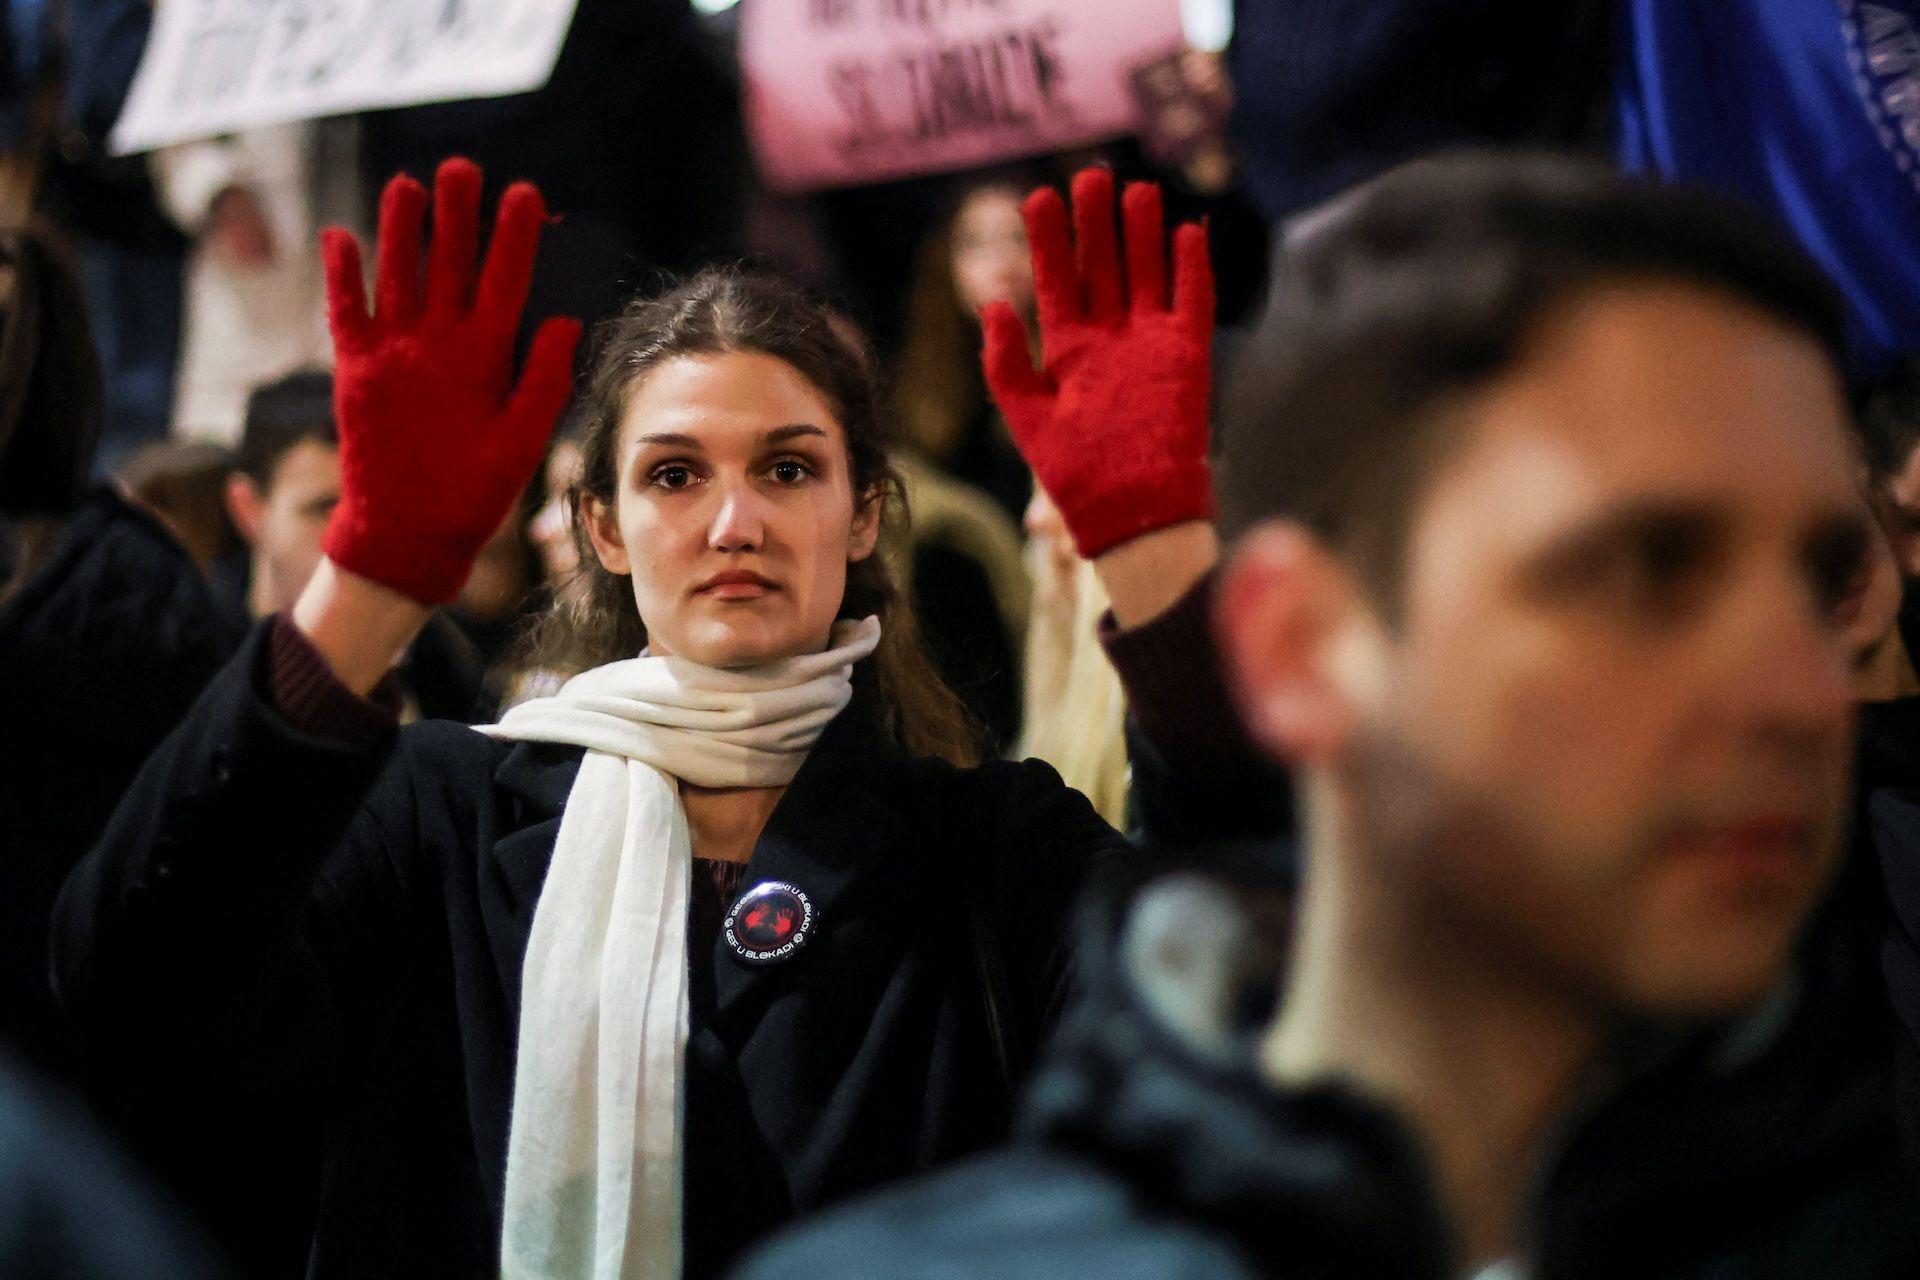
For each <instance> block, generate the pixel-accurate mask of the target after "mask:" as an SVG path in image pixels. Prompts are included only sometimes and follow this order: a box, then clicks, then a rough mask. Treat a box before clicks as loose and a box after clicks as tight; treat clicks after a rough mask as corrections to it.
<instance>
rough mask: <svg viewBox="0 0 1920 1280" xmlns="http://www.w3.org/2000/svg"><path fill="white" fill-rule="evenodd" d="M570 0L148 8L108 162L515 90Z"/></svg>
mask: <svg viewBox="0 0 1920 1280" xmlns="http://www.w3.org/2000/svg"><path fill="white" fill-rule="evenodd" d="M574 4H575V0H157V2H156V3H155V5H154V14H153V32H152V34H151V35H150V36H149V37H148V40H147V49H146V53H145V54H144V55H143V56H142V57H141V60H140V70H139V73H138V74H137V75H135V77H134V81H133V89H132V92H131V93H129V94H128V95H127V105H126V108H125V109H124V110H123V111H122V112H121V113H120V119H119V122H118V123H117V124H115V125H114V128H113V136H112V138H111V139H110V145H111V148H112V150H113V152H114V154H116V155H127V154H130V153H133V152H137V151H149V150H152V149H153V148H155V147H161V146H166V145H167V144H169V143H174V142H186V141H188V140H190V139H193V138H205V137H210V136H212V135H214V134H220V133H232V132H235V131H237V130H241V129H247V128H251V127H253V126H255V125H263V124H275V123H279V122H281V121H285V120H310V119H315V118H317V117H320V116H329V115H340V114H344V113H347V112H352V111H362V110H367V109H370V108H374V107H398V106H412V105H414V104H417V103H423V102H451V101H457V100H459V99H463V98H489V97H498V96H501V95H504V94H509V93H524V92H526V91H528V90H530V89H537V88H539V87H540V86H541V85H543V84H545V83H546V81H547V78H548V77H549V76H551V75H552V74H553V64H554V60H555V59H556V58H558V57H559V56H560V44H561V42H562V41H563V40H565V38H566V34H567V27H568V26H569V25H570V24H571V23H572V21H573V11H574Z"/></svg>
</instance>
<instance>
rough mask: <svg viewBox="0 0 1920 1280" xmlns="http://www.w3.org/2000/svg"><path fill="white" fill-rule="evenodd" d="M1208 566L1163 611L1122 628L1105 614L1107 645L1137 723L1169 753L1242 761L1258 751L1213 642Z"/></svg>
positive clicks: (1188, 759) (1194, 760)
mask: <svg viewBox="0 0 1920 1280" xmlns="http://www.w3.org/2000/svg"><path fill="white" fill-rule="evenodd" d="M1214 580H1215V577H1214V574H1213V573H1211V572H1210V573H1208V574H1207V575H1206V576H1205V577H1204V578H1202V579H1200V581H1198V582H1196V583H1194V584H1193V586H1192V587H1191V588H1189V589H1188V591H1187V593H1186V594H1185V595H1183V596H1181V597H1180V599H1179V600H1178V601H1176V602H1175V603H1174V605H1173V606H1172V607H1171V608H1169V609H1168V610H1167V611H1166V612H1165V613H1162V614H1161V615H1160V616H1159V617H1157V618H1154V619H1153V620H1152V621H1150V622H1146V623H1143V624H1141V625H1140V626H1137V627H1134V628H1131V629H1129V630H1122V629H1121V627H1120V625H1119V624H1118V623H1117V622H1115V621H1114V618H1113V614H1112V612H1108V613H1107V614H1105V615H1104V616H1103V617H1102V618H1101V619H1100V630H1099V638H1100V645H1101V647H1102V648H1103V649H1105V650H1106V652H1107V660H1108V661H1109V662H1111V663H1112V664H1113V669H1114V670H1115V671H1116V672H1118V673H1119V675H1120V684H1121V686H1122V687H1123V688H1125V689H1126V692H1127V708H1128V710H1129V711H1130V712H1131V713H1132V714H1133V718H1134V723H1135V724H1137V725H1138V726H1139V729H1140V731H1141V732H1142V733H1144V734H1145V735H1146V737H1147V740H1148V741H1150V742H1152V743H1153V745H1154V746H1155V748H1157V749H1158V750H1159V751H1160V752H1161V753H1162V754H1163V755H1164V756H1166V757H1167V758H1168V759H1169V760H1180V761H1183V762H1188V763H1193V764H1197V763H1200V762H1204V761H1208V760H1221V761H1231V762H1234V763H1239V762H1242V761H1245V760H1249V759H1252V758H1255V757H1257V755H1258V752H1257V751H1256V750H1255V748H1254V745H1253V742H1252V740H1251V739H1250V738H1248V737H1247V735H1246V731H1245V730H1244V729H1242V728H1241V727H1240V718H1239V716H1238V714H1237V713H1236V712H1235V711H1234V708H1233V699H1232V698H1231V697H1230V696H1229V695H1228V693H1227V682H1226V677H1225V675H1224V673H1223V672H1222V671H1221V669H1220V654H1219V651H1218V650H1217V649H1216V648H1215V647H1214V643H1213V631H1212V629H1211V627H1210V625H1209V619H1208V606H1209V603H1210V602H1211V600H1212V597H1213V585H1214Z"/></svg>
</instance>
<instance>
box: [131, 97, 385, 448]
mask: <svg viewBox="0 0 1920 1280" xmlns="http://www.w3.org/2000/svg"><path fill="white" fill-rule="evenodd" d="M357 146H358V142H357V136H356V133H355V125H354V122H353V121H352V120H320V121H296V122H293V123H290V124H277V125H268V126H263V127H261V128H255V129H246V130H243V131H241V132H239V133H235V134H230V135H227V136H225V137H221V138H212V139H208V140H206V141H202V142H187V143H181V144H178V145H176V146H171V147H165V148H162V149H161V150H160V151H158V152H156V153H154V156H153V166H154V172H155V174H156V176H157V179H158V183H159V190H160V194H161V197H162V200H163V201H164V203H165V205H166V209H167V212H168V214H169V216H171V217H172V218H173V220H174V221H175V222H176V223H177V224H178V225H179V227H180V229H181V231H182V232H184V233H185V234H186V235H187V236H188V237H189V238H191V240H192V241H193V252H192V257H191V259H190V260H189V263H188V268H187V277H186V305H185V313H186V330H185V337H184V339H183V341H182V343H181V348H180V374H179V378H178V381H177V385H176V390H175V397H174V405H173V424H172V431H173V434H174V435H175V436H177V437H180V438H182V439H192V440H212V441H215V442H216V443H219V444H226V445H231V444H234V443H236V442H237V441H238V440H239V438H240V430H241V424H242V422H243V421H244V419H245V416H246V411H247V397H248V395H249V394H250V393H251V392H252V391H253V389H254V388H255V387H257V386H260V385H261V384H262V383H265V382H268V381H270V380H272V379H274V378H277V377H280V376H281V375H282V374H285V373H288V372H290V371H292V370H294V369H299V368H304V367H311V366H316V365H317V366H321V367H325V366H326V365H327V364H328V363H329V362H330V361H331V360H332V358H333V351H332V347H331V346H330V345H329V344H328V342H327V312H326V293H325V289H324V286H323V284H322V282H321V279H320V267H319V263H318V262H317V261H316V260H315V258H314V253H313V244H314V241H315V238H316V237H317V236H318V234H319V229H320V227H321V225H322V224H324V223H340V224H345V225H354V224H355V223H356V222H357V221H358V219H357V216H356V215H357V213H358V211H359V206H360V200H361V195H360V184H359V182H358V181H357V175H358V169H357V162H358V155H357Z"/></svg>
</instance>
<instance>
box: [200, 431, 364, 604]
mask: <svg viewBox="0 0 1920 1280" xmlns="http://www.w3.org/2000/svg"><path fill="white" fill-rule="evenodd" d="M339 501H340V450H339V448H338V447H337V446H335V445H332V444H328V443H326V442H324V441H321V440H302V441H301V442H300V443H298V444H296V445H294V446H293V447H292V448H291V449H289V450H287V452H286V453H285V454H283V455H282V456H281V458H280V461H279V462H278V463H276V464H275V466H274V468H273V476H272V482H271V483H270V484H269V485H268V486H267V489H266V492H264V493H262V492H260V491H259V489H258V487H257V486H256V485H254V483H253V482H252V481H251V480H249V479H247V478H246V477H245V476H235V477H234V480H233V482H232V484H231V485H230V486H229V489H228V510H229V511H231V512H232V514H233V516H234V523H235V524H236V525H237V526H238V527H239V529H240V534H241V536H242V537H244V538H245V539H246V540H247V543H248V545H249V546H250V547H251V548H252V549H253V586H252V594H251V595H250V597H249V600H248V604H249V606H250V607H251V609H252V611H253V614H254V616H255V617H265V616H266V615H268V614H270V613H276V612H279V611H280V610H282V609H289V608H292V607H293V602H294V601H295V600H297V599H299V598H300V592H301V590H302V589H303V588H305V587H306V585H307V579H308V578H311V577H312V576H313V571H314V570H315V569H316V568H318V567H319V565H320V543H321V540H322V538H324V537H325V535H326V531H327V518H328V517H329V516H331V515H332V514H333V508H334V505H335V504H336V503H338V502H339Z"/></svg>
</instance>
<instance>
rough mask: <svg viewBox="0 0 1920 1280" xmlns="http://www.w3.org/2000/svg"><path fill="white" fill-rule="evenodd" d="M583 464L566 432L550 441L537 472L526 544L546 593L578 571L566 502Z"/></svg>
mask: <svg viewBox="0 0 1920 1280" xmlns="http://www.w3.org/2000/svg"><path fill="white" fill-rule="evenodd" d="M585 465H586V455H585V454H584V453H582V452H581V449H580V440H579V437H578V436H577V435H576V434H573V433H571V432H569V433H567V434H563V435H562V436H561V437H560V438H559V439H557V440H555V441H554V443H553V450H552V451H551V452H550V453H548V454H547V463H546V466H544V467H542V468H541V470H540V498H541V502H540V506H539V507H538V508H537V509H536V510H535V511H534V513H533V519H531V520H529V521H528V522H527V541H529V542H531V543H532V544H533V545H534V548H535V549H536V550H537V551H538V552H539V553H540V571H541V574H542V576H543V578H544V580H545V582H546V586H547V589H548V590H549V591H558V590H559V589H560V588H561V586H563V585H564V584H565V583H566V582H567V581H568V580H569V579H571V578H572V577H573V576H574V574H576V573H578V572H579V570H580V551H579V548H578V547H576V546H575V545H574V541H573V516H572V514H571V513H572V508H571V506H570V505H569V502H570V497H571V495H572V493H573V489H574V486H575V485H577V484H579V483H580V475H581V471H582V468H584V467H585Z"/></svg>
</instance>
